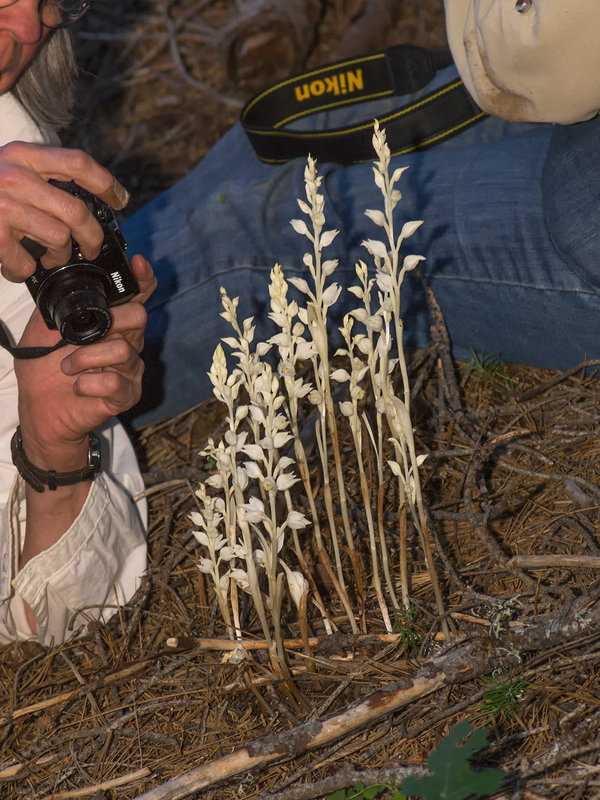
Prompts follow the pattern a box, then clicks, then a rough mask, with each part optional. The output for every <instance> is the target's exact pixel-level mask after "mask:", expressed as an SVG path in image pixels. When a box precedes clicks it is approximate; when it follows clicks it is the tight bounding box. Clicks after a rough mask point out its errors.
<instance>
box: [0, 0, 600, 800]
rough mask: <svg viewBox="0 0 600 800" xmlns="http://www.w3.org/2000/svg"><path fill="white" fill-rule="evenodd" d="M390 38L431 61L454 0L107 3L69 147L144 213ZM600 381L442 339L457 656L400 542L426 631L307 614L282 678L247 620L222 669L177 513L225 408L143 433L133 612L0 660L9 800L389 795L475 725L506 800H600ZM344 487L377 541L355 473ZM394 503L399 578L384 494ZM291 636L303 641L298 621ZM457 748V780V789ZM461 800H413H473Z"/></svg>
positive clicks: (441, 519) (420, 400) (443, 459)
mask: <svg viewBox="0 0 600 800" xmlns="http://www.w3.org/2000/svg"><path fill="white" fill-rule="evenodd" d="M398 41H411V42H416V43H419V44H423V45H426V46H431V47H442V46H443V45H444V42H445V38H444V30H443V25H442V2H441V0H421V2H419V0H401V2H392V0H390V1H389V2H386V0H378V2H370V3H369V2H364V1H363V0H322V2H321V0H269V1H268V2H261V0H245V1H244V0H180V2H176V3H175V2H170V3H169V2H158V1H157V0H121V1H120V2H119V3H118V4H114V3H112V2H109V0H98V2H95V3H94V14H90V15H89V16H88V18H87V19H86V20H85V22H84V23H83V24H82V25H81V26H80V27H79V28H78V30H77V42H78V50H79V54H80V61H81V63H82V65H83V67H84V71H83V74H82V86H81V91H80V104H79V111H78V120H77V123H76V125H74V127H73V130H72V131H71V132H70V134H69V141H72V142H74V143H77V144H79V145H81V146H84V147H86V148H87V149H88V150H89V151H90V152H92V153H93V154H94V155H95V156H96V157H97V158H99V160H101V161H103V162H104V163H106V164H107V165H108V166H109V167H111V169H113V170H114V171H115V172H116V174H117V175H118V176H119V177H120V178H121V180H122V181H123V183H125V185H126V186H127V187H128V188H130V189H131V190H132V192H133V200H132V209H133V210H135V208H137V207H139V206H140V205H142V204H143V203H144V202H146V201H147V200H149V199H151V198H152V197H153V196H155V195H156V194H157V193H159V192H161V191H162V190H164V189H165V188H167V187H168V186H170V185H172V184H173V183H174V182H175V181H177V180H178V179H179V178H180V177H182V176H183V175H185V174H186V173H187V172H188V171H189V169H191V168H192V167H193V166H194V165H195V164H196V163H197V161H198V160H199V159H200V158H202V156H203V155H204V154H205V153H206V152H207V150H208V149H209V148H210V147H211V145H212V144H213V143H214V142H215V141H216V140H217V139H218V138H219V137H220V136H221V135H222V134H223V133H224V132H225V131H226V130H227V129H228V127H229V126H230V125H232V124H233V123H234V122H235V121H236V119H237V118H238V116H239V111H240V108H241V107H242V105H243V103H244V102H245V101H246V100H247V99H248V98H249V97H251V96H252V94H253V93H254V92H255V91H256V90H257V89H258V88H261V87H262V86H264V85H266V84H267V83H269V82H270V81H271V80H273V79H274V78H278V77H284V76H286V75H287V74H289V73H290V72H292V71H294V70H297V69H300V68H302V67H304V66H310V65H314V64H318V63H324V62H326V61H330V60H332V59H335V58H337V57H338V56H340V57H341V56H344V57H345V56H349V55H353V54H357V53H360V52H366V51H369V50H373V49H378V48H380V47H382V46H384V45H385V44H388V43H393V42H398ZM438 325H439V329H440V330H441V331H442V333H443V327H442V326H441V322H439V323H438ZM215 344H216V343H215ZM596 367H597V365H595V364H590V365H588V366H587V367H586V368H579V369H574V370H572V371H571V372H570V373H568V374H562V373H550V372H544V371H541V370H532V369H530V368H526V367H522V366H517V365H507V364H503V363H502V362H501V361H499V360H498V359H496V358H494V357H493V356H491V355H487V356H484V355H483V354H479V355H478V356H477V357H474V359H473V361H472V362H470V363H468V364H467V363H463V364H454V363H453V362H452V360H451V359H450V358H449V353H448V350H447V348H446V346H445V344H444V337H443V336H441V339H440V341H438V342H437V343H436V344H432V345H431V346H430V348H429V349H428V350H427V351H425V352H423V353H416V354H414V358H413V360H412V363H411V367H410V374H411V379H412V382H413V386H414V400H415V406H416V408H417V419H416V423H417V427H416V430H417V443H418V449H419V452H427V453H428V454H429V456H428V459H427V461H426V463H425V465H424V468H423V478H424V494H425V500H426V505H427V509H428V514H429V518H430V527H431V532H432V536H433V541H434V550H435V562H436V566H437V571H438V574H439V576H440V582H441V586H442V591H443V596H444V603H445V607H446V609H447V612H448V614H447V621H448V624H449V627H450V633H451V641H450V643H444V642H443V641H441V638H442V637H441V636H440V620H439V618H438V616H437V615H436V610H435V603H434V597H433V591H432V585H431V581H430V579H429V577H428V574H427V571H426V569H425V566H424V564H425V559H424V553H423V550H422V547H421V544H420V542H419V540H418V538H417V537H416V534H415V532H414V530H411V529H410V524H409V532H408V544H409V550H410V553H411V558H412V564H413V569H412V572H411V576H410V577H411V590H412V599H413V602H414V606H415V617H414V619H410V620H407V619H401V620H399V621H398V625H397V627H396V632H395V633H394V635H393V636H392V637H391V638H388V639H386V638H385V636H383V634H384V630H383V627H382V625H381V623H380V622H378V621H377V615H376V613H375V606H376V604H375V601H374V599H373V598H372V597H371V598H370V599H369V601H368V602H367V604H366V610H365V619H366V622H367V629H368V633H369V635H368V636H366V637H363V638H360V637H356V636H352V635H350V632H349V630H348V628H347V626H346V625H345V624H344V621H343V619H342V618H338V617H336V618H335V619H336V621H337V625H338V627H339V630H338V632H337V633H336V635H335V636H327V635H326V633H325V630H324V628H323V626H322V625H321V623H320V620H319V619H318V618H317V617H316V616H315V617H311V619H310V625H311V635H312V636H313V639H314V643H313V645H312V648H313V649H312V652H311V654H310V656H309V655H307V653H306V652H305V651H303V650H302V649H297V648H296V649H294V648H290V650H289V653H288V658H289V667H290V670H291V672H292V675H293V680H283V679H281V677H278V676H277V675H275V674H274V673H273V669H272V664H271V663H270V662H269V660H268V658H267V657H266V655H265V652H264V650H261V649H260V646H261V645H260V639H261V636H260V630H259V627H258V626H257V624H256V620H255V619H254V618H253V616H252V614H249V616H248V619H247V622H246V627H245V629H244V634H245V636H246V637H247V639H248V640H250V639H253V640H254V645H255V646H254V645H248V651H247V652H248V656H247V658H246V659H245V660H243V661H241V662H240V663H236V659H232V658H230V655H231V650H230V649H228V643H227V640H226V636H225V633H224V628H223V625H222V623H221V622H220V618H219V615H218V612H217V610H216V607H215V602H214V598H213V595H212V592H211V589H210V587H209V585H208V584H207V583H206V582H205V581H204V580H203V579H202V574H201V573H200V572H199V571H198V569H197V566H196V564H197V560H198V557H199V552H198V546H197V543H196V540H195V539H194V537H193V535H192V533H191V527H192V526H191V523H190V520H189V516H188V515H189V513H190V512H191V511H192V510H194V509H195V508H196V504H195V503H196V501H195V497H194V489H195V488H196V486H197V485H198V482H199V481H200V480H201V479H203V478H204V477H206V473H205V471H204V469H205V468H208V467H207V464H206V462H205V461H204V460H203V459H202V458H200V457H199V455H198V452H199V450H200V449H201V448H202V447H203V446H204V445H205V443H206V441H207V438H208V437H209V436H211V435H213V436H215V437H217V436H218V435H219V431H220V430H222V420H223V416H224V413H223V410H222V408H221V407H220V406H219V404H218V403H217V401H216V400H210V401H206V402H204V403H201V404H200V405H199V406H197V407H196V408H194V409H191V410H190V411H189V412H188V413H186V414H184V415H181V416H180V417H177V418H174V419H171V420H167V421H165V422H163V423H160V424H156V425H153V426H148V427H147V428H145V429H142V430H140V431H137V432H136V434H135V436H136V445H137V447H138V451H139V453H140V458H141V461H142V464H143V469H144V476H145V481H146V486H147V496H148V501H149V503H150V511H151V520H150V527H149V543H150V568H149V572H148V575H147V577H146V578H145V579H144V582H143V585H142V587H141V589H140V591H139V592H138V594H137V595H136V597H135V598H134V600H133V601H132V603H131V604H130V605H129V606H128V607H126V608H122V609H119V612H118V614H117V615H116V616H115V617H114V618H113V620H112V621H111V622H110V623H109V624H108V625H106V626H97V625H92V626H90V628H89V630H88V632H87V634H86V635H85V636H84V637H83V638H81V639H78V640H76V641H74V642H72V643H70V644H67V645H64V646H62V647H56V648H52V649H44V648H41V647H39V646H37V645H35V644H31V643H28V644H24V645H14V646H8V647H4V648H3V649H2V657H1V659H0V675H1V679H0V698H1V699H0V742H1V748H2V749H1V751H0V797H2V798H6V800H13V798H14V800H16V799H17V798H31V800H33V798H35V799H36V800H38V799H41V798H48V799H49V798H54V799H55V800H62V799H63V798H64V800H66V799H67V798H75V797H83V798H92V799H93V800H113V799H114V800H116V799H117V798H125V799H126V800H130V799H131V800H132V799H133V798H138V797H142V796H143V797H144V800H163V799H164V800H167V798H179V797H196V798H202V800H205V799H206V800H208V799H211V800H212V798H218V799H219V800H221V798H222V799H223V800H234V798H240V797H243V798H253V799H254V800H267V798H285V800H308V798H329V797H331V796H335V800H342V799H343V800H350V798H351V797H355V798H360V797H367V796H374V794H373V793H372V794H370V795H369V794H364V793H363V794H361V793H360V792H359V791H357V790H356V789H355V788H353V787H355V785H356V781H361V782H362V783H363V784H364V785H365V786H372V787H375V788H377V787H380V789H381V792H380V793H379V794H378V795H377V796H380V797H385V798H390V797H393V793H392V790H391V789H390V788H389V786H390V785H392V784H393V785H394V786H398V785H399V784H400V782H401V780H402V779H403V778H404V777H405V776H406V775H409V774H417V775H418V774H421V773H423V772H424V770H425V768H426V767H427V758H428V755H429V754H430V753H431V752H432V751H433V750H434V749H435V748H436V747H437V746H438V745H439V744H440V742H443V741H444V738H445V737H447V736H448V734H449V732H450V731H451V730H452V728H453V726H454V725H455V724H456V723H458V722H460V721H465V720H466V721H469V722H470V724H471V725H472V727H473V728H478V727H482V726H487V729H488V740H489V747H488V748H487V749H486V750H485V753H484V754H483V755H480V757H479V765H478V766H479V768H483V767H487V768H489V767H494V768H496V767H500V768H501V769H502V770H503V771H504V775H505V780H504V783H503V785H502V787H501V788H500V789H499V790H498V791H497V792H496V795H495V796H497V797H501V798H504V799H507V798H512V799H513V800H541V798H547V799H548V800H550V798H552V800H555V799H557V800H561V799H562V798H564V799H565V800H576V799H579V798H581V799H582V800H583V799H584V798H585V800H592V798H600V780H599V778H598V774H599V767H598V753H599V752H600V691H599V689H598V681H597V672H598V666H599V664H600V640H599V632H600V606H599V605H598V596H599V589H600V584H599V581H598V568H599V566H600V541H599V537H598V529H599V513H598V510H599V508H600V488H599V483H598V469H599V452H598V451H599V448H598V439H597V427H598V420H599V410H600V409H599V401H600V390H599V388H598V384H597V381H596V379H595V378H593V377H592V375H593V372H594V369H595V368H596ZM346 444H347V442H346V441H343V442H342V452H350V450H349V449H345V445H346ZM345 469H346V472H345V474H346V476H347V485H348V490H349V493H350V495H351V497H352V498H353V500H354V504H355V506H356V509H358V510H356V509H355V514H356V515H355V518H354V522H355V524H356V526H357V531H359V532H362V533H364V531H365V527H364V526H365V522H364V516H361V514H360V509H359V508H358V507H359V505H360V501H359V495H358V484H357V475H356V469H355V466H354V465H353V464H351V463H346V464H345ZM387 500H388V505H386V508H385V512H386V516H385V519H386V524H387V526H388V529H389V535H390V537H391V541H392V543H393V544H392V552H393V554H394V558H398V545H397V539H398V525H397V520H396V519H395V518H393V516H392V513H393V500H394V497H393V493H391V494H390V495H389V497H388V498H387ZM359 538H360V537H359ZM365 539H366V535H365ZM333 611H336V610H335V609H333ZM338 611H339V609H338ZM285 619H286V635H287V636H288V637H289V638H290V639H298V637H299V636H300V630H299V627H298V624H297V619H296V617H295V615H294V613H293V609H290V608H286V618H285ZM169 639H175V640H176V644H177V645H178V646H177V647H173V646H168V640H169ZM457 752H458V751H453V754H451V756H450V758H449V761H448V759H447V761H446V767H445V768H446V769H447V770H448V768H449V770H450V772H451V773H452V771H453V769H454V766H456V770H457V774H458V756H457ZM386 786H388V788H387V789H386V788H385V787H386ZM450 788H451V789H452V791H454V792H455V793H447V794H442V793H440V790H438V791H437V793H436V792H434V791H433V790H432V791H431V792H430V793H429V794H427V795H425V794H424V795H423V796H427V798H428V800H437V799H438V798H442V797H452V798H454V800H461V798H463V800H464V798H465V794H464V792H463V794H460V793H458V789H459V788H460V787H459V786H457V785H456V783H453V782H452V781H450ZM335 793H337V794H335Z"/></svg>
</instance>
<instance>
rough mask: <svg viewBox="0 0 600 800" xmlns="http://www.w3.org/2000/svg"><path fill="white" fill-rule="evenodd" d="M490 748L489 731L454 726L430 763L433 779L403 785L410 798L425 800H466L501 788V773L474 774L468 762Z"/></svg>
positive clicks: (415, 779) (416, 779) (413, 779)
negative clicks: (480, 751) (477, 753)
mask: <svg viewBox="0 0 600 800" xmlns="http://www.w3.org/2000/svg"><path fill="white" fill-rule="evenodd" d="M486 746H487V728H476V729H475V730H473V729H472V727H471V723H470V722H469V721H468V720H463V721H462V722H459V723H458V725H455V726H454V728H452V730H451V731H450V733H449V734H448V736H446V737H445V739H443V740H442V741H441V742H440V744H439V745H438V747H437V748H436V749H435V750H434V751H433V753H431V754H430V756H429V758H428V759H427V764H428V766H429V771H430V773H431V774H430V775H423V776H415V775H411V776H409V777H408V778H405V779H404V780H403V781H402V785H401V787H400V788H401V789H402V791H403V792H405V793H406V794H407V795H410V796H416V797H421V798H423V800H466V798H468V797H470V796H471V795H476V796H481V795H483V796H486V795H489V794H491V793H493V792H495V791H497V789H499V788H500V784H501V783H502V779H503V778H504V773H503V772H502V770H501V769H484V770H474V769H473V768H472V767H471V764H470V763H469V759H470V758H471V756H473V754H474V753H475V752H477V751H478V750H483V749H484V748H485V747H486Z"/></svg>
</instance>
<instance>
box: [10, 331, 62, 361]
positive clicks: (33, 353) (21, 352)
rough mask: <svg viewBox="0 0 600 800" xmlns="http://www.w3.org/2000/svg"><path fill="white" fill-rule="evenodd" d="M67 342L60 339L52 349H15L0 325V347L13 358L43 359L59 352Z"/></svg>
mask: <svg viewBox="0 0 600 800" xmlns="http://www.w3.org/2000/svg"><path fill="white" fill-rule="evenodd" d="M66 344H67V342H65V341H64V339H61V340H60V342H58V344H55V345H54V347H16V346H15V345H12V344H11V343H10V339H9V338H8V334H7V333H6V331H5V330H4V326H3V325H1V324H0V347H3V348H4V349H5V350H8V352H9V353H10V354H11V356H12V357H13V358H18V359H29V358H43V356H47V355H49V354H50V353H54V351H55V350H59V349H60V348H61V347H64V346H65V345H66Z"/></svg>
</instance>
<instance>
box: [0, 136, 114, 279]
mask: <svg viewBox="0 0 600 800" xmlns="http://www.w3.org/2000/svg"><path fill="white" fill-rule="evenodd" d="M50 179H55V180H59V181H65V182H68V181H75V183H77V184H79V185H80V186H82V187H83V188H84V189H87V190H88V191H89V192H92V193H93V194H95V195H97V196H98V197H99V198H100V199H101V200H104V202H106V203H108V204H109V205H110V206H112V208H114V209H115V210H119V209H121V208H124V207H125V205H126V204H127V201H128V200H129V194H128V192H127V190H126V189H125V188H124V187H123V186H121V184H120V183H119V182H118V181H117V180H116V178H115V177H114V175H112V174H111V173H110V172H109V170H107V169H106V168H105V167H103V166H101V165H100V164H98V163H97V162H96V161H95V160H94V159H93V158H92V157H91V156H89V155H88V154H87V153H84V152H83V150H75V149H68V148H62V147H48V146H45V145H36V144H28V143H25V142H11V143H10V144H7V145H5V146H4V147H0V265H1V272H2V274H3V275H4V277H5V278H7V279H8V280H10V281H14V282H17V283H19V282H21V281H24V280H25V279H26V278H28V277H29V276H30V275H31V274H32V273H33V272H34V271H35V267H36V262H35V259H34V258H33V257H32V256H31V255H30V254H29V253H28V252H27V251H26V250H25V248H24V247H23V246H22V245H21V239H22V238H23V237H24V236H28V237H29V238H30V239H33V240H34V241H36V242H39V244H41V245H43V246H44V247H45V248H46V251H47V252H46V254H45V255H44V256H43V257H42V259H41V262H42V264H43V266H44V267H56V266H59V265H61V264H64V263H66V261H67V259H68V258H69V256H70V255H71V238H73V239H75V240H76V241H77V243H78V244H79V247H80V250H81V252H82V254H83V255H84V256H85V258H88V259H90V260H93V259H94V258H95V257H96V256H97V255H98V253H99V252H100V247H101V245H102V242H103V238H104V235H103V232H102V228H101V227H100V224H99V223H98V221H97V220H96V219H95V217H94V215H93V214H92V213H91V212H90V210H89V209H88V207H87V205H86V204H85V202H84V201H83V200H81V199H80V198H77V197H73V196H72V195H70V194H69V193H68V192H65V191H64V190H62V189H59V188H57V187H56V186H53V185H52V184H51V183H48V181H49V180H50Z"/></svg>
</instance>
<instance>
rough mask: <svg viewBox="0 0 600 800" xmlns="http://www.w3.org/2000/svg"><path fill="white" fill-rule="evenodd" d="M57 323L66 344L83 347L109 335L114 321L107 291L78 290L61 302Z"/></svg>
mask: <svg viewBox="0 0 600 800" xmlns="http://www.w3.org/2000/svg"><path fill="white" fill-rule="evenodd" d="M54 322H55V324H56V327H57V328H58V330H59V331H60V334H61V336H62V337H63V339H64V340H65V341H66V342H69V343H70V344H77V345H80V344H92V342H95V341H97V340H98V339H102V337H103V336H106V334H107V333H108V331H109V330H110V326H111V323H112V320H111V316H110V311H109V310H108V303H107V302H106V297H105V295H104V293H103V292H98V291H90V290H87V289H79V290H77V289H76V290H75V291H72V292H70V293H69V294H67V295H66V296H64V297H61V298H60V299H59V300H58V302H57V303H56V306H55V307H54Z"/></svg>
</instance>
